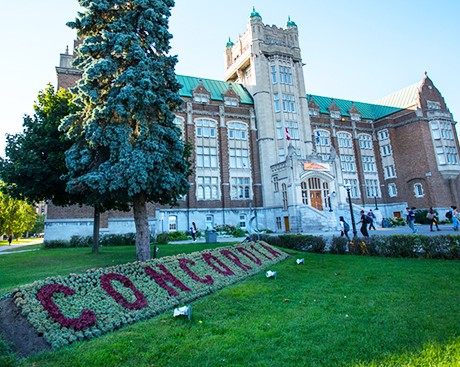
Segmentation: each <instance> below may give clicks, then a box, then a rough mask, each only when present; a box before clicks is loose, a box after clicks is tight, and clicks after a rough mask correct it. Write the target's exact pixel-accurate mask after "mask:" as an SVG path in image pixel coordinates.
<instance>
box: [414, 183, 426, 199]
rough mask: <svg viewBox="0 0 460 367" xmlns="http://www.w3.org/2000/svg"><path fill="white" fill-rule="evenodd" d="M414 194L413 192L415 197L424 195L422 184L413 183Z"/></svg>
mask: <svg viewBox="0 0 460 367" xmlns="http://www.w3.org/2000/svg"><path fill="white" fill-rule="evenodd" d="M414 194H415V197H417V198H420V197H423V196H424V195H425V193H424V192H423V186H422V184H421V183H416V184H414Z"/></svg>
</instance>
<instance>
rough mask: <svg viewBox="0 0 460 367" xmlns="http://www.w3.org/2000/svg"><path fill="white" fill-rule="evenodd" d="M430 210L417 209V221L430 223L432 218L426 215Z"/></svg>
mask: <svg viewBox="0 0 460 367" xmlns="http://www.w3.org/2000/svg"><path fill="white" fill-rule="evenodd" d="M427 214H428V210H416V211H415V223H420V224H430V220H429V219H428V218H427V217H426V215H427Z"/></svg>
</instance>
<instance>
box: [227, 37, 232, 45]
mask: <svg viewBox="0 0 460 367" xmlns="http://www.w3.org/2000/svg"><path fill="white" fill-rule="evenodd" d="M233 45H234V43H233V42H232V40H231V39H230V37H228V42H227V45H226V47H232V46H233Z"/></svg>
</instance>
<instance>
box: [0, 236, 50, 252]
mask: <svg viewBox="0 0 460 367" xmlns="http://www.w3.org/2000/svg"><path fill="white" fill-rule="evenodd" d="M14 242H15V241H13V243H12V244H11V246H8V245H6V246H0V255H6V254H17V253H18V252H26V251H36V250H37V249H27V246H31V245H38V244H41V243H42V242H43V239H37V241H32V242H28V243H19V244H15V243H14ZM19 248H22V250H17V249H19ZM11 250H14V251H11Z"/></svg>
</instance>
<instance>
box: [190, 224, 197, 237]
mask: <svg viewBox="0 0 460 367" xmlns="http://www.w3.org/2000/svg"><path fill="white" fill-rule="evenodd" d="M196 232H197V230H196V224H195V222H192V226H191V227H190V234H191V235H192V239H193V242H196Z"/></svg>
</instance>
